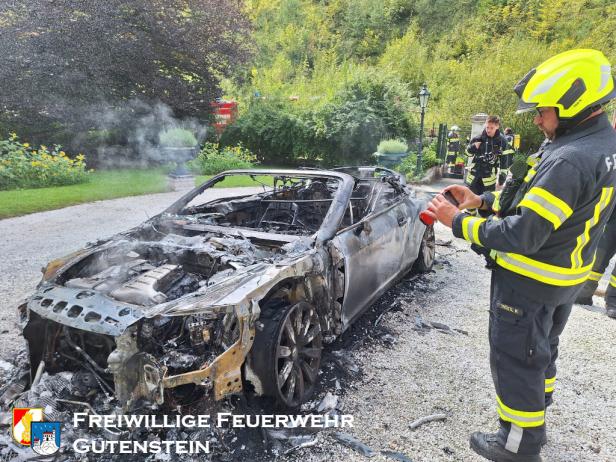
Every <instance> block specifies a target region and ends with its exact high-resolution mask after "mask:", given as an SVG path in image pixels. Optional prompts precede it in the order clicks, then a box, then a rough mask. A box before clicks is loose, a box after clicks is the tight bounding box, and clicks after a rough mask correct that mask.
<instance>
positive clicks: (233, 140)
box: [220, 70, 416, 165]
mask: <svg viewBox="0 0 616 462" xmlns="http://www.w3.org/2000/svg"><path fill="white" fill-rule="evenodd" d="M336 85H337V83H336V82H331V86H332V87H335V86H336ZM246 105H247V106H248V108H247V109H245V112H244V113H243V114H242V115H241V117H240V118H239V120H238V121H237V122H236V123H235V124H234V125H232V126H231V127H229V128H228V129H227V130H226V131H225V132H224V133H223V136H222V138H221V140H220V141H221V144H223V145H232V144H237V143H239V142H241V143H243V144H244V145H245V146H246V147H248V148H249V149H250V150H251V151H253V152H254V153H255V154H256V155H257V157H258V159H259V160H261V161H264V162H269V163H279V164H280V163H282V164H294V163H314V162H317V161H318V162H322V163H323V164H325V165H335V164H361V163H365V162H367V161H368V159H369V158H370V156H371V154H372V153H373V152H374V151H375V149H376V147H377V145H378V143H379V142H380V141H381V140H382V139H384V138H392V137H404V138H409V137H411V136H412V135H413V134H414V133H415V132H416V130H415V128H414V125H413V122H412V120H411V117H410V113H409V112H408V109H409V108H411V107H413V98H412V95H411V93H410V91H409V89H408V87H406V86H405V85H404V84H403V83H402V82H401V81H400V79H398V78H396V77H392V76H384V75H381V74H380V73H378V72H374V71H372V70H367V71H361V72H360V71H358V72H355V73H354V74H353V75H352V76H351V75H349V76H348V78H347V81H346V82H345V83H344V84H343V85H342V86H341V87H340V88H338V89H337V90H336V91H335V92H334V93H332V94H331V95H330V96H329V97H327V98H323V100H321V101H319V100H318V99H313V100H311V101H309V102H308V103H306V102H303V101H300V100H291V101H290V100H288V99H286V100H285V99H284V98H283V97H282V96H281V95H274V96H273V97H265V99H263V98H252V99H248V100H247V101H246Z"/></svg>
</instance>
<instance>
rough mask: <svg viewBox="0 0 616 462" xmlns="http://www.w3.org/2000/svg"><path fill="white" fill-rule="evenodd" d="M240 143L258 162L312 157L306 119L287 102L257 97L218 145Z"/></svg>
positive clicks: (291, 161)
mask: <svg viewBox="0 0 616 462" xmlns="http://www.w3.org/2000/svg"><path fill="white" fill-rule="evenodd" d="M238 144H242V145H243V146H246V148H247V149H249V150H250V151H251V152H253V153H254V154H255V156H256V157H257V159H258V160H259V161H260V162H263V163H268V164H277V165H280V164H289V165H292V164H295V163H296V162H297V160H296V159H300V158H304V159H305V158H315V157H316V152H317V150H316V149H315V146H314V134H313V132H312V130H311V129H310V128H309V126H308V125H307V123H306V121H305V120H303V119H302V118H301V117H299V116H297V115H296V114H294V113H292V112H291V108H290V107H289V103H288V102H284V101H281V100H265V101H264V100H256V101H254V102H253V103H252V104H251V105H250V107H249V108H248V110H247V111H246V112H245V113H244V114H242V115H241V116H240V118H239V119H238V120H237V121H236V122H235V123H234V124H233V125H231V126H229V127H227V129H226V130H225V131H224V132H223V133H222V135H221V137H220V145H221V146H236V145H238Z"/></svg>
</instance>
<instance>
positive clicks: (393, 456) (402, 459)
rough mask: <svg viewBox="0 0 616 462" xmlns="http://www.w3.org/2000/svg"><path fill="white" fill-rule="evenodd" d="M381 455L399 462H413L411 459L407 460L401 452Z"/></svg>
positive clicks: (383, 452) (385, 452)
mask: <svg viewBox="0 0 616 462" xmlns="http://www.w3.org/2000/svg"><path fill="white" fill-rule="evenodd" d="M381 454H383V455H384V456H385V457H387V458H389V459H393V460H399V461H400V462H413V461H412V460H411V459H409V458H408V457H407V456H405V455H404V454H402V453H401V452H395V451H381Z"/></svg>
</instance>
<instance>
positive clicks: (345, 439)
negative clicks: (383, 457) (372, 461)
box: [332, 432, 376, 457]
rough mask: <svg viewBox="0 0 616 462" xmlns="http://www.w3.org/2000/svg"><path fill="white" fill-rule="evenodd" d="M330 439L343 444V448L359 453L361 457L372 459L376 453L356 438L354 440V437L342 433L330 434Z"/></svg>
mask: <svg viewBox="0 0 616 462" xmlns="http://www.w3.org/2000/svg"><path fill="white" fill-rule="evenodd" d="M332 437H333V438H334V439H335V440H336V441H338V442H339V443H341V444H343V445H344V446H346V447H348V448H350V449H352V450H354V451H357V452H359V453H360V454H361V455H363V456H366V457H374V456H376V451H374V449H372V448H370V447H369V446H367V445H365V444H364V443H362V442H361V441H359V440H358V439H357V438H355V437H354V436H351V435H349V434H348V433H344V432H333V433H332Z"/></svg>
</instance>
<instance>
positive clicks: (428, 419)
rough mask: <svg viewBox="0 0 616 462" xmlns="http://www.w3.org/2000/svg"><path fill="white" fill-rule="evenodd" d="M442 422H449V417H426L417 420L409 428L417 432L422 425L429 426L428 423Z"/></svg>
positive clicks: (438, 415)
mask: <svg viewBox="0 0 616 462" xmlns="http://www.w3.org/2000/svg"><path fill="white" fill-rule="evenodd" d="M441 420H447V415H446V414H432V415H427V416H425V417H421V418H420V419H417V420H415V421H414V422H412V423H411V424H410V425H409V428H410V429H411V430H415V429H416V428H418V427H421V426H422V425H424V424H427V423H428V422H437V421H441Z"/></svg>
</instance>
